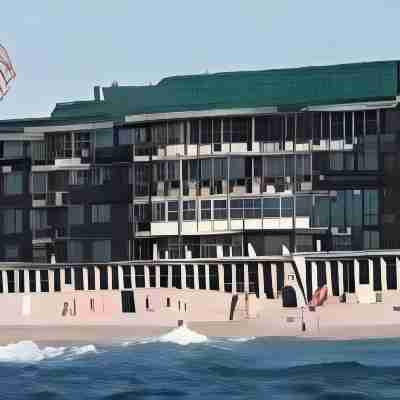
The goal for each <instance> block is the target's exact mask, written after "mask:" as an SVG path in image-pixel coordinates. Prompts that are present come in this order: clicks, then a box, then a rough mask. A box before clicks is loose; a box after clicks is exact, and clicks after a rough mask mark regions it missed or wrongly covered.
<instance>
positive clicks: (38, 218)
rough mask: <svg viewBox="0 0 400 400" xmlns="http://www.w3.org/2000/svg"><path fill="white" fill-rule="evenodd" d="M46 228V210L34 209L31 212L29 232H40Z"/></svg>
mask: <svg viewBox="0 0 400 400" xmlns="http://www.w3.org/2000/svg"><path fill="white" fill-rule="evenodd" d="M46 228H48V225H47V209H46V208H35V209H34V210H31V230H32V231H36V230H41V229H46Z"/></svg>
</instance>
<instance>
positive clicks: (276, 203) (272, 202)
mask: <svg viewBox="0 0 400 400" xmlns="http://www.w3.org/2000/svg"><path fill="white" fill-rule="evenodd" d="M263 215H264V218H279V217H280V215H281V210H280V199H279V198H276V197H275V198H265V199H263Z"/></svg>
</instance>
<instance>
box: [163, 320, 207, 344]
mask: <svg viewBox="0 0 400 400" xmlns="http://www.w3.org/2000/svg"><path fill="white" fill-rule="evenodd" d="M158 341H160V342H163V343H165V342H169V343H175V344H179V345H181V346H187V345H189V344H195V343H205V342H208V338H207V336H205V335H201V334H200V333H197V332H194V331H192V330H190V329H189V328H188V327H187V326H185V325H183V326H180V327H178V328H175V329H173V330H172V331H170V332H168V333H166V334H165V335H162V336H160V337H159V338H158Z"/></svg>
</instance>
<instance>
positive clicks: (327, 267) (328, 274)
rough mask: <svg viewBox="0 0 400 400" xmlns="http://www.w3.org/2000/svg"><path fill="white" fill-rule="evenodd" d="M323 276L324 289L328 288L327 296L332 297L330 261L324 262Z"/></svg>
mask: <svg viewBox="0 0 400 400" xmlns="http://www.w3.org/2000/svg"><path fill="white" fill-rule="evenodd" d="M325 274H326V287H327V288H328V296H333V289H332V264H331V261H325Z"/></svg>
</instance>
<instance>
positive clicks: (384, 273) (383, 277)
mask: <svg viewBox="0 0 400 400" xmlns="http://www.w3.org/2000/svg"><path fill="white" fill-rule="evenodd" d="M379 261H380V262H379V264H380V268H381V284H382V292H386V291H387V290H388V287H387V266H386V261H385V259H384V258H383V257H381V258H380V259H379Z"/></svg>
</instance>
